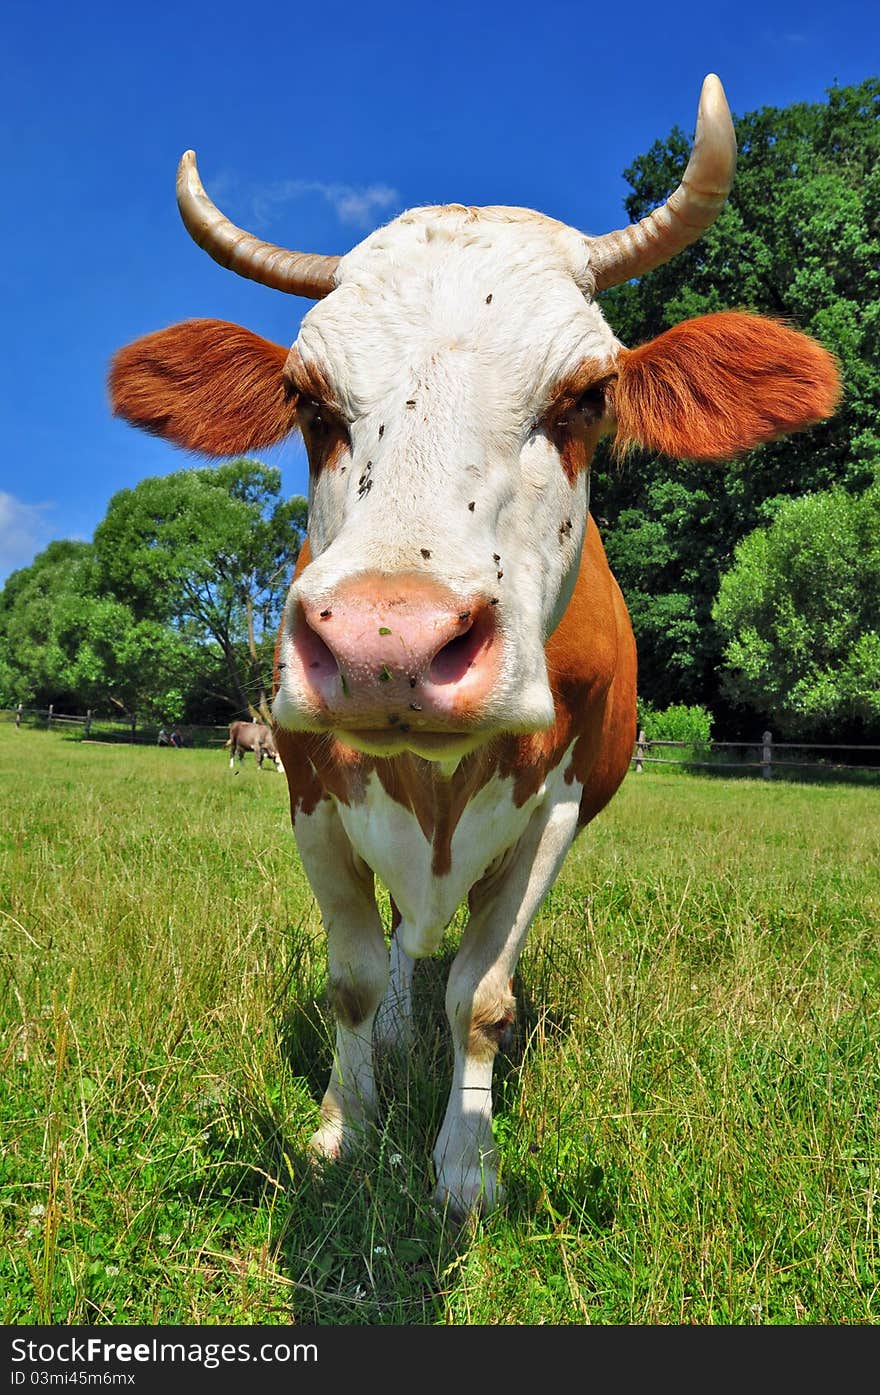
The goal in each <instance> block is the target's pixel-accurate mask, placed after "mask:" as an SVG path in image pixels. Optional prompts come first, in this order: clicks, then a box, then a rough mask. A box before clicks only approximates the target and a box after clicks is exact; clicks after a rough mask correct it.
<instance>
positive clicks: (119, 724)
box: [0, 703, 229, 747]
mask: <svg viewBox="0 0 880 1395" xmlns="http://www.w3.org/2000/svg"><path fill="white" fill-rule="evenodd" d="M0 720H2V721H13V722H14V723H15V725H16V726H17V727H21V726H24V725H27V726H34V727H45V728H46V730H47V731H53V730H58V729H65V728H66V729H67V730H68V731H71V732H75V733H77V734H78V735H79V737H80V740H82V741H111V742H113V743H114V744H121V743H126V744H128V745H130V744H132V743H134V744H135V745H139V746H145V745H155V744H157V743H158V742H159V736H160V733H161V732H162V731H163V730H165V731H169V732H170V730H172V729H175V728H176V730H177V731H178V732H179V733H180V735H181V737H182V745H184V746H200V747H201V746H222V745H223V744H224V743H225V741H226V739H227V737H228V736H229V726H228V724H227V725H225V726H208V725H200V724H198V723H193V722H178V723H170V722H169V723H165V724H164V727H163V725H162V724H160V723H159V722H142V721H140V719H139V718H138V717H137V716H136V714H133V713H130V712H126V713H121V714H120V715H119V716H112V715H109V714H101V713H97V712H95V711H93V710H91V709H90V710H89V711H87V712H86V713H85V715H83V714H82V713H74V712H58V711H56V710H55V706H54V704H53V703H50V704H49V706H48V707H25V706H24V704H23V703H19V704H18V706H17V707H15V708H7V709H5V710H2V711H0ZM160 744H163V745H164V744H170V743H165V742H162V743H160Z"/></svg>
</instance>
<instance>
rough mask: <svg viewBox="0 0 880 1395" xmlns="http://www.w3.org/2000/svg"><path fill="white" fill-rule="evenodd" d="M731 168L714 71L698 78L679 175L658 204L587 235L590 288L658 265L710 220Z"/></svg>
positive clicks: (731, 136)
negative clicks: (636, 218) (625, 222)
mask: <svg viewBox="0 0 880 1395" xmlns="http://www.w3.org/2000/svg"><path fill="white" fill-rule="evenodd" d="M735 170H736V135H735V133H734V129H733V122H732V120H731V117H730V109H729V107H728V105H727V98H726V97H725V95H724V88H723V87H722V86H721V83H720V81H719V80H718V78H717V77H716V76H715V74H714V73H710V74H709V76H708V77H707V78H706V79H705V81H704V83H703V90H702V92H701V93H700V106H699V110H698V112H697V129H696V133H695V135H694V148H693V150H692V151H691V158H690V160H689V161H688V166H687V169H686V170H685V172H684V177H683V179H682V181H681V183H680V184H679V186H678V188H677V189H676V191H675V193H674V194H670V196H669V198H668V199H667V200H666V202H665V204H663V206H662V207H661V208H655V209H654V211H653V213H649V214H648V216H647V217H646V218H643V219H642V220H641V222H640V223H630V224H629V226H628V227H625V228H618V229H617V230H616V231H615V232H609V233H604V234H603V235H602V236H601V237H594V238H591V239H590V266H591V268H592V270H593V272H594V274H595V277H596V290H597V291H604V290H607V289H608V287H609V286H619V285H620V283H621V282H622V281H629V280H631V279H632V278H633V277H634V276H641V275H642V274H643V273H644V272H646V271H652V270H653V269H654V267H655V266H662V265H663V263H664V262H668V261H671V260H672V258H673V257H674V256H676V255H677V254H678V253H679V252H681V251H682V249H683V248H685V247H688V246H689V245H690V244H691V243H692V242H696V240H697V238H698V237H701V236H702V234H703V233H704V232H705V231H706V229H707V228H708V227H709V226H710V225H711V224H712V223H714V221H715V219H716V218H717V217H718V214H719V213H720V212H721V209H722V207H723V206H724V201H725V199H726V198H727V195H728V194H729V193H730V186H731V185H732V183H733V176H734V171H735Z"/></svg>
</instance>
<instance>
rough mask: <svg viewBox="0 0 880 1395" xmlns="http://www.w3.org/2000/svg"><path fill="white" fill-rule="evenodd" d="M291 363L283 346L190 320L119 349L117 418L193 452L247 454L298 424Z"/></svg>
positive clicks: (113, 378) (113, 373)
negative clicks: (287, 368) (288, 372)
mask: <svg viewBox="0 0 880 1395" xmlns="http://www.w3.org/2000/svg"><path fill="white" fill-rule="evenodd" d="M286 358H287V350H286V349H284V348H282V347H281V345H280V344H272V343H271V342H270V341H269V340H268V339H261V338H260V336H259V335H257V334H252V333H251V332H250V330H247V329H242V328H241V326H240V325H233V324H227V323H225V322H224V321H223V320H186V321H185V322H184V323H183V324H179V325H172V326H171V328H170V329H161V330H159V331H158V332H157V333H155V334H147V335H145V336H144V338H143V339H136V340H135V341H134V343H133V344H128V345H127V346H126V347H125V348H124V349H120V350H119V352H118V353H117V354H116V356H115V358H114V359H113V362H112V365H111V368H110V396H111V401H112V405H113V411H114V413H115V414H116V415H117V416H120V417H124V418H125V420H126V421H129V422H131V424H132V425H133V426H139V427H141V429H142V430H144V431H151V432H152V433H153V434H154V435H156V436H162V437H164V439H165V440H166V441H172V442H173V443H174V444H175V445H178V446H184V447H186V448H187V449H188V450H195V451H201V452H203V453H204V454H206V455H239V454H245V453H246V452H248V451H252V450H256V449H258V448H260V447H261V446H268V445H272V444H273V443H274V442H275V441H280V440H282V438H283V437H284V436H286V435H288V433H289V432H290V431H292V430H293V428H294V426H295V425H296V397H295V395H294V396H291V395H290V393H289V392H288V391H287V390H286V388H285V383H284V377H283V370H284V364H285V360H286Z"/></svg>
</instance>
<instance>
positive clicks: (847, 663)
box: [714, 484, 880, 738]
mask: <svg viewBox="0 0 880 1395" xmlns="http://www.w3.org/2000/svg"><path fill="white" fill-rule="evenodd" d="M714 616H715V620H716V622H717V624H718V627H719V629H720V632H721V634H722V637H723V639H724V643H725V649H724V659H725V663H726V664H727V673H726V675H725V679H724V683H725V688H726V690H727V693H728V696H729V697H730V698H731V699H732V700H733V701H735V702H739V703H744V704H745V705H747V706H748V707H751V708H753V709H755V710H756V711H757V712H759V713H761V714H762V715H764V716H766V717H767V718H768V719H769V720H770V722H771V723H772V725H773V727H774V729H775V730H776V731H777V732H779V734H780V735H783V736H790V737H795V738H797V737H801V738H806V737H808V736H812V735H815V734H816V733H820V732H822V731H823V730H828V729H829V728H834V727H836V728H838V729H841V728H844V729H852V728H854V727H855V728H858V727H862V728H863V729H865V730H869V731H870V730H871V729H872V728H873V730H875V731H876V730H878V729H880V484H878V485H875V486H873V487H872V488H871V489H869V490H867V491H866V492H865V493H864V494H862V495H860V496H857V495H852V494H848V493H847V492H846V491H845V490H843V489H839V488H838V489H833V490H826V491H824V492H823V493H819V494H811V495H807V496H805V497H804V498H801V499H788V500H785V501H783V502H781V503H780V504H779V506H778V508H777V509H776V513H775V517H774V518H773V521H772V523H771V524H769V526H767V527H765V528H758V529H756V530H755V532H753V533H751V534H749V536H748V537H747V538H744V539H743V541H742V542H741V543H740V544H739V545H738V547H737V549H736V555H735V560H734V564H733V566H732V568H731V569H730V571H729V572H728V573H727V575H726V576H725V577H724V578H723V580H722V582H721V589H720V592H719V595H718V600H717V602H716V604H715V607H714Z"/></svg>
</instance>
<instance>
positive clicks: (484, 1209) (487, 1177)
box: [434, 1169, 504, 1224]
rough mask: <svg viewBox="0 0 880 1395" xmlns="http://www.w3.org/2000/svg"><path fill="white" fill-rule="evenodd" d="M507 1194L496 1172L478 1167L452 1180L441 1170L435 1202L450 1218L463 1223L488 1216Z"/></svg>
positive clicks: (435, 1191)
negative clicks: (447, 1178)
mask: <svg viewBox="0 0 880 1395" xmlns="http://www.w3.org/2000/svg"><path fill="white" fill-rule="evenodd" d="M503 1194H504V1193H503V1190H502V1188H501V1187H500V1185H499V1183H498V1179H497V1177H496V1176H495V1174H494V1173H492V1172H487V1171H486V1170H485V1169H481V1170H478V1169H474V1170H473V1171H472V1172H471V1171H468V1172H465V1173H464V1174H462V1175H461V1176H460V1177H458V1178H456V1179H454V1180H453V1179H450V1180H449V1181H446V1180H445V1179H444V1178H443V1176H442V1174H441V1176H440V1177H439V1178H438V1180H437V1186H436V1188H435V1190H434V1202H435V1205H437V1206H438V1207H439V1208H440V1210H441V1211H442V1212H443V1213H445V1215H447V1216H448V1217H450V1219H452V1220H454V1221H456V1222H457V1223H459V1224H463V1223H464V1222H466V1221H470V1220H479V1218H480V1217H481V1216H487V1215H488V1214H489V1212H490V1211H492V1210H494V1208H495V1207H496V1206H497V1205H498V1203H499V1202H500V1200H501V1198H502V1196H503Z"/></svg>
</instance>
